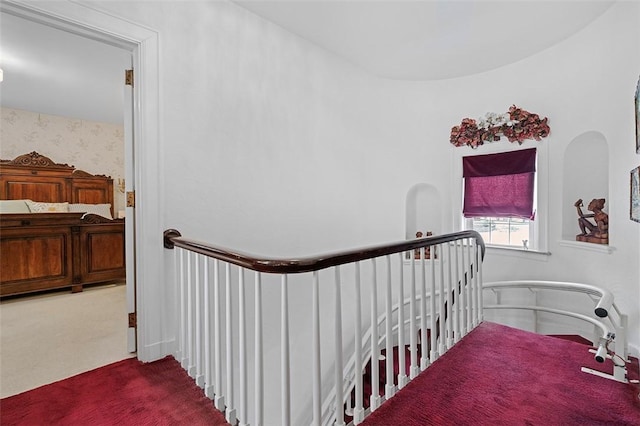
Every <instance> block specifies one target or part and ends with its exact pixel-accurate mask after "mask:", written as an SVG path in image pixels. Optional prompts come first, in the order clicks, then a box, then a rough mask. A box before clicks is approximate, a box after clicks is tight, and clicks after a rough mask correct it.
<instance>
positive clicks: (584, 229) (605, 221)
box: [574, 198, 609, 244]
mask: <svg viewBox="0 0 640 426" xmlns="http://www.w3.org/2000/svg"><path fill="white" fill-rule="evenodd" d="M604 203H605V199H604V198H594V199H593V200H591V202H590V203H589V205H588V206H587V209H588V210H589V211H591V212H593V214H584V213H583V212H582V208H581V207H582V199H579V200H578V201H576V202H575V204H574V206H575V207H576V209H577V210H578V226H580V231H581V234H578V235H576V241H583V242H587V243H596V244H609V215H608V214H606V213H605V212H603V211H602V209H603V208H604ZM590 219H593V222H592V221H591V220H590ZM594 222H595V223H594Z"/></svg>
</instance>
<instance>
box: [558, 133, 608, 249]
mask: <svg viewBox="0 0 640 426" xmlns="http://www.w3.org/2000/svg"><path fill="white" fill-rule="evenodd" d="M562 183H563V194H562V239H563V240H566V241H575V240H576V235H577V234H579V233H580V228H579V227H578V213H577V211H576V208H575V206H574V204H575V202H576V201H577V200H578V199H582V201H583V207H582V211H583V212H584V214H589V213H591V212H589V211H588V210H587V206H588V205H589V202H590V201H591V200H592V199H594V198H605V199H606V203H605V207H604V211H605V212H607V213H609V147H608V144H607V139H606V138H605V137H604V135H603V134H602V133H600V132H597V131H589V132H585V133H582V134H580V135H578V136H576V137H575V138H574V139H573V140H572V141H571V142H570V143H569V145H568V146H567V149H566V150H565V153H564V161H563V177H562Z"/></svg>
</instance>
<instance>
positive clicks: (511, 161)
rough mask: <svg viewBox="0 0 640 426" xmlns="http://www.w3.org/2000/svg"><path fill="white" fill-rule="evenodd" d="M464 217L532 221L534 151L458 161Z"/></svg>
mask: <svg viewBox="0 0 640 426" xmlns="http://www.w3.org/2000/svg"><path fill="white" fill-rule="evenodd" d="M462 167H463V177H464V207H463V210H462V212H463V215H464V217H485V216H488V217H517V218H522V219H531V220H533V219H534V216H535V211H534V190H535V172H536V149H535V148H532V149H524V150H519V151H512V152H504V153H499V154H486V155H476V156H470V157H463V158H462Z"/></svg>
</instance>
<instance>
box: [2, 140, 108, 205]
mask: <svg viewBox="0 0 640 426" xmlns="http://www.w3.org/2000/svg"><path fill="white" fill-rule="evenodd" d="M23 199H28V200H32V201H39V202H47V203H63V202H69V203H72V204H77V203H83V204H106V203H108V204H110V205H111V214H112V215H113V209H114V206H113V179H111V177H110V176H105V175H92V174H90V173H87V172H85V171H82V170H77V169H76V168H75V167H73V166H69V165H67V164H58V163H56V162H54V161H53V160H51V159H50V158H48V157H45V156H43V155H40V154H38V153H37V152H35V151H33V152H31V153H29V154H24V155H20V156H19V157H16V158H15V159H13V160H0V200H23Z"/></svg>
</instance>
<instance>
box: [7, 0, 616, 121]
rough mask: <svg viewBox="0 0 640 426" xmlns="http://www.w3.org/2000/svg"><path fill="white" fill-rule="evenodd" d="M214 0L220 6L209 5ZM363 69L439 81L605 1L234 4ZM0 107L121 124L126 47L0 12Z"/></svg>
mask: <svg viewBox="0 0 640 426" xmlns="http://www.w3.org/2000/svg"><path fill="white" fill-rule="evenodd" d="M212 1H219V0H212ZM232 1H233V2H234V3H236V4H238V5H239V6H241V7H243V8H245V9H247V10H249V11H251V12H253V13H256V14H257V15H259V16H262V17H263V18H265V19H267V20H269V21H272V22H274V23H276V24H278V25H280V26H281V27H283V28H285V29H286V30H288V31H290V32H292V33H295V34H297V35H299V36H300V37H302V38H305V39H307V40H309V41H310V42H312V43H314V44H317V45H319V46H321V47H322V48H324V49H326V50H328V51H331V52H334V53H335V54H337V55H339V56H341V57H343V58H345V59H346V60H348V61H350V62H352V63H354V64H356V65H357V66H359V67H361V68H362V69H363V70H365V71H366V72H369V73H372V74H375V75H378V76H381V77H387V78H393V79H408V80H437V79H444V78H454V77H460V76H464V75H470V74H476V73H479V72H483V71H487V70H491V69H494V68H498V67H501V66H503V65H506V64H509V63H513V62H515V61H518V60H520V59H523V58H525V57H528V56H531V55H533V54H536V53H537V52H540V51H541V50H544V49H546V48H548V47H550V46H552V45H554V44H556V43H558V42H560V41H562V40H564V39H565V38H567V37H569V36H571V35H572V34H574V33H575V32H577V31H579V30H580V29H582V28H584V27H585V26H586V25H588V24H589V23H590V22H592V21H593V20H594V19H596V18H597V17H598V16H600V15H601V14H603V13H604V12H605V11H606V10H607V8H608V7H610V6H611V5H612V4H613V3H614V2H613V1H611V0H607V1H604V0H570V1H543V0H529V1H525V0H520V1H484V0H475V1H459V0H448V1H446V0H413V1H403V0H379V1H369V0H323V1H318V0H285V1H272V0H232ZM0 18H1V19H0V67H1V68H2V69H3V70H4V82H2V83H0V101H1V104H2V105H3V106H8V107H13V108H19V109H26V110H31V111H38V112H42V113H47V114H56V115H64V116H71V117H77V118H82V119H86V120H94V121H105V122H112V123H118V122H122V115H123V114H122V97H123V86H122V81H123V70H124V69H125V68H128V67H129V66H130V65H129V64H130V62H131V54H130V52H129V50H126V49H123V48H121V47H115V46H112V45H109V44H105V43H104V42H101V41H96V40H92V39H89V38H86V37H82V36H79V35H75V34H71V33H69V32H66V31H63V30H60V29H56V28H52V27H49V26H46V25H43V24H38V23H35V22H31V21H28V20H25V19H23V18H19V17H16V16H13V15H10V14H7V13H5V12H3V13H2V14H0Z"/></svg>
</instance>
